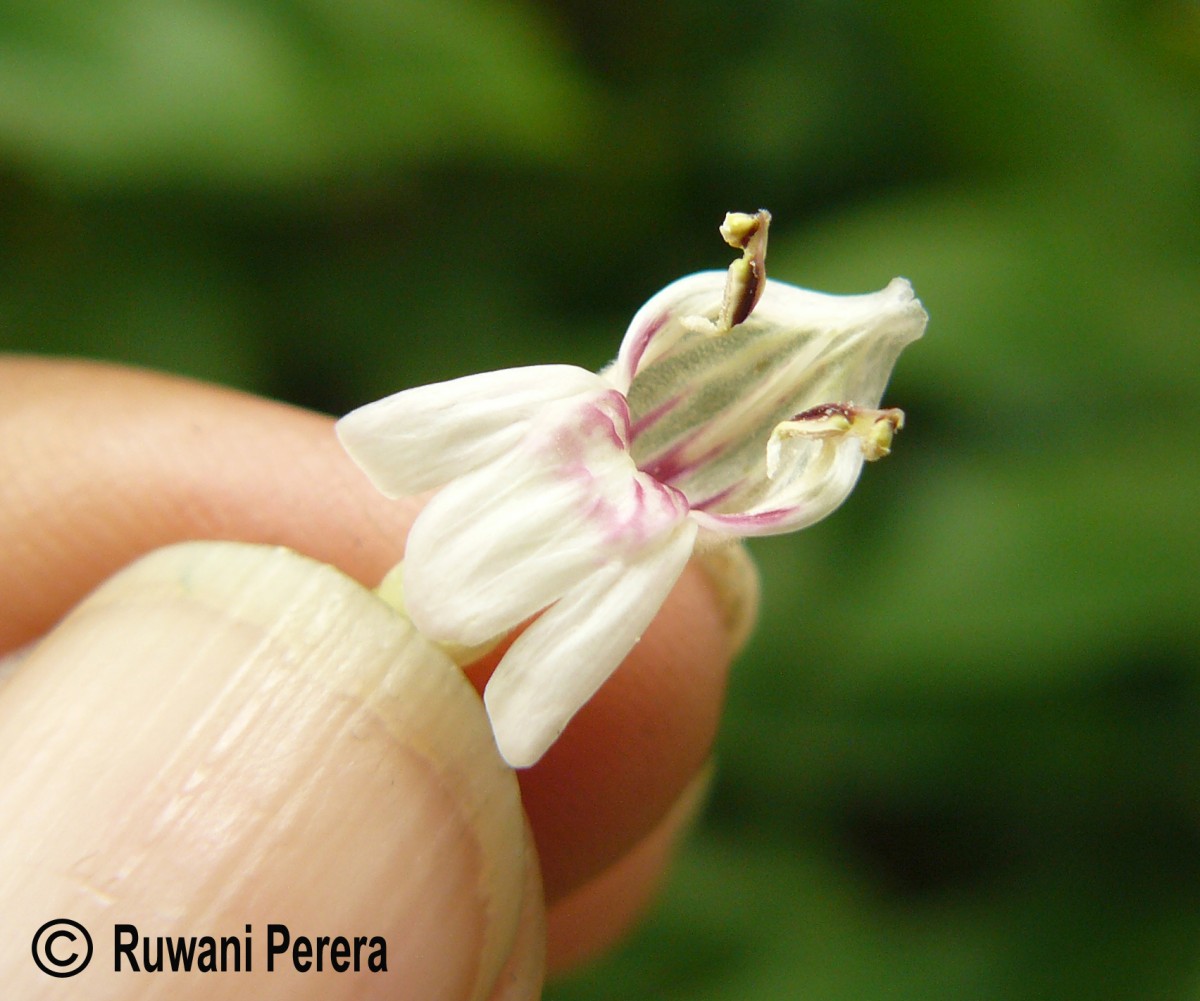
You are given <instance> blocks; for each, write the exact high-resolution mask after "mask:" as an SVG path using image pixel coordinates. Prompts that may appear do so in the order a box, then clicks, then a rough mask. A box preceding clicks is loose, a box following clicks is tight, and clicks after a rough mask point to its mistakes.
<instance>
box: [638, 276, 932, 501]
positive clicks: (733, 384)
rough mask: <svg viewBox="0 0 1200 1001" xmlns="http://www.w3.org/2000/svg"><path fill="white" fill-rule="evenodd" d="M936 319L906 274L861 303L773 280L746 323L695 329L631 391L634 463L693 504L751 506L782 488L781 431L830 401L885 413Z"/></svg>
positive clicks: (641, 372)
mask: <svg viewBox="0 0 1200 1001" xmlns="http://www.w3.org/2000/svg"><path fill="white" fill-rule="evenodd" d="M925 322H926V316H925V311H924V309H923V308H922V307H921V304H920V302H918V301H917V299H916V298H915V297H914V296H913V293H912V288H911V286H909V284H908V282H906V281H904V280H903V279H896V280H895V281H893V282H892V283H891V284H890V285H888V286H887V287H886V288H885V289H883V290H881V291H879V292H875V293H871V294H869V295H854V296H833V295H824V294H822V293H818V292H810V291H808V290H806V289H800V288H795V287H793V286H791V285H786V284H784V283H782V282H774V281H768V282H767V288H766V292H765V293H764V294H763V297H762V299H761V301H760V302H759V303H758V305H757V306H756V308H755V310H754V312H753V313H751V314H750V316H749V318H748V319H747V320H746V321H745V322H744V323H742V324H740V325H738V326H737V327H734V328H733V329H732V330H730V331H728V332H726V333H718V334H711V333H708V334H706V333H704V332H702V331H700V330H694V331H687V332H686V333H684V334H683V335H682V336H680V337H679V338H678V339H677V340H676V342H675V343H674V344H673V345H672V346H671V347H670V349H669V350H667V351H665V352H664V353H662V354H661V355H660V356H658V357H657V358H656V359H655V360H654V361H653V362H652V363H651V364H650V365H648V366H647V365H643V367H642V368H641V369H640V370H639V371H638V374H637V376H636V378H635V379H634V381H633V383H632V385H631V386H630V389H629V394H628V395H629V406H630V413H631V416H632V420H633V427H634V428H635V436H634V441H633V444H632V454H633V456H634V459H635V461H636V462H637V464H638V466H639V468H641V469H644V470H645V471H646V472H648V473H650V474H651V475H653V476H655V477H656V478H658V479H659V480H661V481H663V482H665V483H670V484H671V485H672V486H674V487H676V488H677V489H679V490H681V491H682V492H683V493H684V494H685V495H686V496H687V498H688V501H689V503H690V504H691V505H692V507H693V508H699V509H701V510H705V511H710V512H718V513H722V514H724V513H742V512H745V511H748V510H749V509H750V508H751V507H753V506H755V505H756V504H757V503H758V501H759V499H760V498H761V496H762V494H763V492H764V491H766V490H768V489H777V487H771V486H770V485H769V484H768V483H767V480H768V476H767V468H766V449H767V442H768V440H769V439H770V437H771V434H772V432H773V430H774V429H775V428H776V427H777V426H778V425H779V424H780V423H781V422H784V421H787V420H788V419H789V418H791V417H792V416H793V415H795V414H798V413H801V412H804V411H806V410H808V409H810V408H812V407H815V406H819V405H821V404H825V403H828V402H830V401H843V402H847V403H854V404H858V405H860V406H862V407H868V408H870V407H875V406H876V405H877V404H878V402H879V399H880V397H881V396H882V395H883V390H884V387H885V386H886V384H887V381H888V378H889V376H890V375H891V371H892V367H893V366H894V364H895V362H896V359H897V357H898V356H899V354H900V352H901V350H902V349H903V348H904V346H905V345H906V344H908V343H910V342H911V341H913V340H915V339H916V338H918V337H920V336H921V333H922V332H923V330H924V328H925Z"/></svg>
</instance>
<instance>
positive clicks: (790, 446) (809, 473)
mask: <svg viewBox="0 0 1200 1001" xmlns="http://www.w3.org/2000/svg"><path fill="white" fill-rule="evenodd" d="M774 450H775V461H776V462H777V463H778V466H779V471H778V473H777V474H776V477H775V479H773V480H771V481H769V485H768V489H767V490H766V493H765V494H764V495H763V496H762V497H761V498H760V499H759V500H758V502H757V503H755V504H753V505H752V506H750V507H748V508H747V509H746V510H744V511H733V512H728V513H721V512H715V511H693V512H692V518H693V519H694V520H695V521H696V522H697V523H698V524H699V525H701V526H702V527H703V528H706V529H708V530H710V531H712V532H715V533H717V534H720V535H736V536H755V535H781V534H783V533H785V532H795V531H797V530H798V529H801V528H806V527H807V526H809V525H811V524H813V523H814V522H817V521H820V520H821V519H822V518H824V517H825V516H826V515H829V514H832V513H833V512H834V511H835V510H836V509H837V508H838V507H839V505H841V503H842V501H844V500H845V499H846V498H847V497H848V496H849V495H850V491H851V490H853V489H854V484H855V483H857V482H858V474H859V473H860V472H861V471H862V466H863V462H864V458H863V449H862V445H861V443H860V442H859V441H858V439H856V438H855V437H854V436H853V435H849V434H847V435H843V436H842V437H839V438H827V439H813V438H784V439H781V440H777V441H776V442H775V443H774Z"/></svg>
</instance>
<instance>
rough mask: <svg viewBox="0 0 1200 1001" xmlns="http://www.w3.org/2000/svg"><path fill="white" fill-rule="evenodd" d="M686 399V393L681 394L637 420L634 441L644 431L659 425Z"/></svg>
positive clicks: (633, 430)
mask: <svg viewBox="0 0 1200 1001" xmlns="http://www.w3.org/2000/svg"><path fill="white" fill-rule="evenodd" d="M685 399H687V394H686V393H684V394H681V395H679V396H674V397H672V398H671V399H669V400H667V402H666V403H660V404H659V405H658V406H657V407H655V408H654V409H653V410H651V411H650V412H649V413H648V414H643V415H642V416H641V417H639V418H638V419H637V421H636V422H635V423H634V425H633V429H632V432H631V433H632V436H633V440H637V436H638V435H640V434H641V433H642V432H643V431H645V430H647V429H648V428H652V427H653V426H654V425H655V424H657V423H658V422H659V421H660V420H662V418H664V417H666V416H667V414H669V413H670V412H671V411H672V410H674V409H675V408H676V407H677V406H679V404H680V403H682V402H683V401H684V400H685Z"/></svg>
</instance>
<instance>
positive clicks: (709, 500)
mask: <svg viewBox="0 0 1200 1001" xmlns="http://www.w3.org/2000/svg"><path fill="white" fill-rule="evenodd" d="M740 486H741V484H740V483H731V484H729V486H727V487H726V488H725V489H724V490H719V491H718V492H717V493H715V494H713V495H712V496H711V497H705V498H704V500H702V501H696V502H694V503H693V504H692V510H693V511H707V510H708V509H709V508H711V507H715V506H716V505H717V504H720V503H721V501H723V500H725V498H726V497H728V496H729V495H730V494H731V493H733V492H734V491H735V490H737V488H738V487H740Z"/></svg>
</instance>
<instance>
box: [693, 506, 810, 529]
mask: <svg viewBox="0 0 1200 1001" xmlns="http://www.w3.org/2000/svg"><path fill="white" fill-rule="evenodd" d="M796 510H797V509H796V508H794V507H779V508H772V509H771V510H770V511H755V512H754V513H753V514H712V513H710V512H707V511H694V512H693V515H692V517H693V518H695V520H696V521H697V522H699V523H700V524H701V525H702V526H704V527H705V528H713V529H716V530H717V531H719V532H728V533H729V534H731V535H756V534H758V533H759V532H761V531H763V530H765V529H770V528H773V527H775V526H776V525H779V524H780V523H781V522H784V521H787V520H788V519H789V518H792V517H795V514H796Z"/></svg>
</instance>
